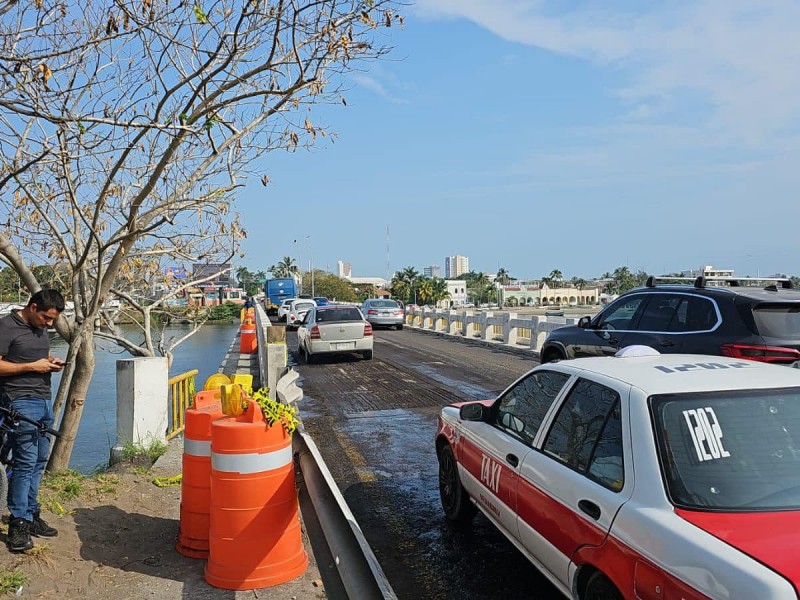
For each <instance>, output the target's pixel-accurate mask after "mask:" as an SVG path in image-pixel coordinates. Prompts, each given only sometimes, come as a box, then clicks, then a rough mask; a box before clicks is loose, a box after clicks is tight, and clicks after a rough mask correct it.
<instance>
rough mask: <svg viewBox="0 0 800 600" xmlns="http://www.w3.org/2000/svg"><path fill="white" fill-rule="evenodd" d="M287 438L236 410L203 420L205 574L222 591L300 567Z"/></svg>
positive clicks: (261, 583) (255, 410) (285, 576)
mask: <svg viewBox="0 0 800 600" xmlns="http://www.w3.org/2000/svg"><path fill="white" fill-rule="evenodd" d="M299 513H300V509H299V505H298V501H297V490H296V488H295V477H294V461H293V456H292V438H291V436H289V435H288V434H287V433H286V431H285V430H284V429H283V427H282V426H281V425H278V424H276V425H275V426H269V425H267V424H266V423H265V422H264V417H263V415H262V414H261V409H260V408H259V407H258V405H257V404H256V403H255V402H250V403H249V405H248V407H247V410H246V411H245V413H244V414H242V415H240V416H238V417H228V418H224V419H219V420H217V421H214V422H213V423H212V424H211V519H210V530H209V555H208V564H207V565H206V570H205V578H206V581H207V582H208V583H209V584H211V585H213V586H215V587H219V588H223V589H228V590H252V589H258V588H263V587H269V586H273V585H279V584H281V583H285V582H287V581H290V580H292V579H294V578H295V577H298V576H300V575H302V574H303V572H305V570H306V567H307V566H308V556H307V555H306V552H305V549H304V548H303V540H302V536H301V531H300V518H299Z"/></svg>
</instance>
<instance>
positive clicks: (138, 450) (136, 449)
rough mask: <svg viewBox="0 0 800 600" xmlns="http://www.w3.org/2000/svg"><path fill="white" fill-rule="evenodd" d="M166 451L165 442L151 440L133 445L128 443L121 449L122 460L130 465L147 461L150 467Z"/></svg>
mask: <svg viewBox="0 0 800 600" xmlns="http://www.w3.org/2000/svg"><path fill="white" fill-rule="evenodd" d="M166 451H167V442H165V441H164V440H151V441H149V442H147V443H142V442H139V443H135V444H134V443H133V442H128V443H127V444H125V445H124V446H123V447H122V459H123V460H125V461H128V462H132V463H137V462H141V461H142V460H144V459H147V460H149V461H150V464H151V465H152V464H153V463H154V462H156V460H158V458H159V457H160V456H163V454H164V453H165V452H166Z"/></svg>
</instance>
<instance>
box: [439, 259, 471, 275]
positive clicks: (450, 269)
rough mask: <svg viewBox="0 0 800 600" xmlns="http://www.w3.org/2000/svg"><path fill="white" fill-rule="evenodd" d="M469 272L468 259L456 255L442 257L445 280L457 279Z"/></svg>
mask: <svg viewBox="0 0 800 600" xmlns="http://www.w3.org/2000/svg"><path fill="white" fill-rule="evenodd" d="M468 272H469V258H467V257H466V256H461V255H460V254H457V255H455V256H445V257H444V276H445V277H446V278H448V279H449V278H451V277H458V276H459V275H461V274H462V273H468Z"/></svg>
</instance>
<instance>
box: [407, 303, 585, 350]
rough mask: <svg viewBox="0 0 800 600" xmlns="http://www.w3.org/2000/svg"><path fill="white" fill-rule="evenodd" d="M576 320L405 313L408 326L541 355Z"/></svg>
mask: <svg viewBox="0 0 800 600" xmlns="http://www.w3.org/2000/svg"><path fill="white" fill-rule="evenodd" d="M577 322H578V319H577V318H572V317H567V318H564V317H554V318H553V317H546V316H538V315H527V316H520V315H517V314H516V313H506V312H504V313H498V314H494V313H492V312H488V311H468V310H442V309H436V308H434V309H428V308H411V309H406V325H407V326H409V327H415V328H417V329H425V330H428V331H435V332H439V333H445V334H449V335H453V336H459V337H465V338H470V339H479V340H482V341H485V342H490V343H492V342H493V343H497V344H503V345H506V346H512V347H515V348H525V349H529V350H532V351H534V352H539V351H540V350H541V348H542V345H543V344H544V341H545V340H546V339H547V335H548V334H549V333H550V332H551V331H553V330H554V329H558V328H559V327H564V326H565V325H574V324H576V323H577Z"/></svg>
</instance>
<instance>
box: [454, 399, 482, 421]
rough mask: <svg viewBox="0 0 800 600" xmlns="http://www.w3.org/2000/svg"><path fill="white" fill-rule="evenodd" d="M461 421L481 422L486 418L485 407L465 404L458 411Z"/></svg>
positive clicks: (475, 403)
mask: <svg viewBox="0 0 800 600" xmlns="http://www.w3.org/2000/svg"><path fill="white" fill-rule="evenodd" d="M458 416H459V417H460V418H461V420H462V421H483V420H484V417H485V416H486V407H485V406H484V405H483V404H480V403H479V402H473V403H470V404H465V405H464V406H462V407H461V408H460V409H459V411H458Z"/></svg>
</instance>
